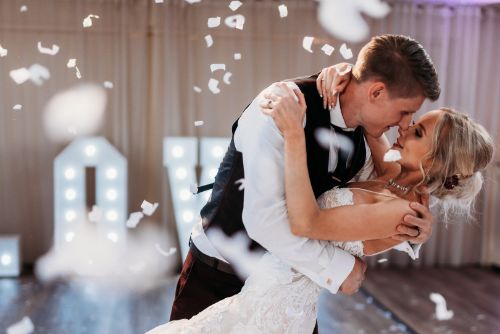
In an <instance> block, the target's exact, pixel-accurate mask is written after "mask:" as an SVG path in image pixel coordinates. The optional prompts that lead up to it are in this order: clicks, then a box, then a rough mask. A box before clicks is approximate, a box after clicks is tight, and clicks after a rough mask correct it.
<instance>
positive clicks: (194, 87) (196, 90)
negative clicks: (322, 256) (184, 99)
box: [193, 86, 201, 93]
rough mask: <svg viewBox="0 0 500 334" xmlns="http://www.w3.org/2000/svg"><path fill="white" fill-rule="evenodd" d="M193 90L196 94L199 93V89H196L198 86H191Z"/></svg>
mask: <svg viewBox="0 0 500 334" xmlns="http://www.w3.org/2000/svg"><path fill="white" fill-rule="evenodd" d="M193 90H194V91H195V92H196V93H201V88H200V87H198V86H193Z"/></svg>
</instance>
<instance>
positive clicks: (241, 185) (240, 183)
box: [234, 179, 245, 191]
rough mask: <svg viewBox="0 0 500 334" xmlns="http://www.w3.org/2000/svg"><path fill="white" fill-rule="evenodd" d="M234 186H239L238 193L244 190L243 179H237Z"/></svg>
mask: <svg viewBox="0 0 500 334" xmlns="http://www.w3.org/2000/svg"><path fill="white" fill-rule="evenodd" d="M234 184H239V185H240V186H239V187H238V190H239V191H242V190H244V189H245V179H239V180H236V182H234Z"/></svg>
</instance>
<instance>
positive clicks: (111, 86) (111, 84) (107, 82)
mask: <svg viewBox="0 0 500 334" xmlns="http://www.w3.org/2000/svg"><path fill="white" fill-rule="evenodd" d="M103 86H104V88H108V89H112V88H113V87H114V85H113V83H112V82H111V81H104V83H103Z"/></svg>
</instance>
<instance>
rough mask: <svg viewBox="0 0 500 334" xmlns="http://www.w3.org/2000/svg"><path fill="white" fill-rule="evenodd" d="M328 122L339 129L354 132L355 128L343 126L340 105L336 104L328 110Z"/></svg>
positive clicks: (343, 121)
mask: <svg viewBox="0 0 500 334" xmlns="http://www.w3.org/2000/svg"><path fill="white" fill-rule="evenodd" d="M330 122H331V123H332V124H333V125H335V126H338V127H339V128H341V129H344V130H345V131H354V130H355V128H348V127H347V125H346V124H345V120H344V116H342V110H340V103H338V102H337V104H336V105H335V107H333V108H332V109H330Z"/></svg>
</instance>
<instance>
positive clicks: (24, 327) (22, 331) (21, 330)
mask: <svg viewBox="0 0 500 334" xmlns="http://www.w3.org/2000/svg"><path fill="white" fill-rule="evenodd" d="M34 330H35V326H34V325H33V322H32V321H31V319H30V318H28V317H24V318H23V319H22V320H21V321H19V322H16V323H15V324H13V325H11V326H9V327H8V328H7V334H29V333H33V331H34Z"/></svg>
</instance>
